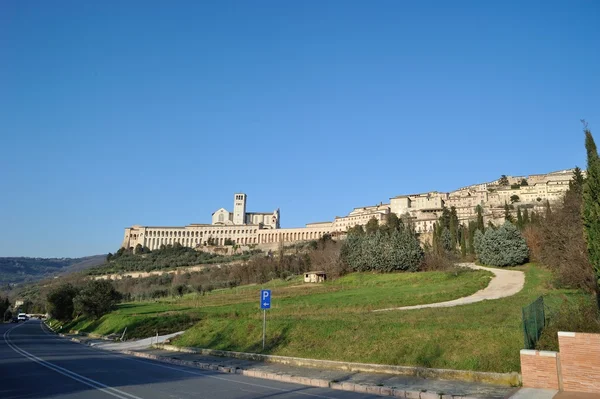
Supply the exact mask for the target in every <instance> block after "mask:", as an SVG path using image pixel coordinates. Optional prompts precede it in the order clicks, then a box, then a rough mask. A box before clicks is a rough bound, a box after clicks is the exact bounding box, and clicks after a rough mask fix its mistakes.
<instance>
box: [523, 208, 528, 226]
mask: <svg viewBox="0 0 600 399" xmlns="http://www.w3.org/2000/svg"><path fill="white" fill-rule="evenodd" d="M528 224H529V211H528V210H527V208H525V209H523V226H527V225H528Z"/></svg>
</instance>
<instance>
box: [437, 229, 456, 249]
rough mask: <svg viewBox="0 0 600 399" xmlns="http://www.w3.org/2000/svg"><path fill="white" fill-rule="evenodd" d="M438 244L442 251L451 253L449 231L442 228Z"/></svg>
mask: <svg viewBox="0 0 600 399" xmlns="http://www.w3.org/2000/svg"><path fill="white" fill-rule="evenodd" d="M440 243H441V245H442V249H443V250H444V251H446V252H451V251H453V250H454V243H453V242H452V235H451V234H450V230H448V229H447V228H446V227H444V229H443V230H442V235H441V236H440Z"/></svg>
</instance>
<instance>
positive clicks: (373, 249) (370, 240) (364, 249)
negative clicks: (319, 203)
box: [340, 229, 423, 272]
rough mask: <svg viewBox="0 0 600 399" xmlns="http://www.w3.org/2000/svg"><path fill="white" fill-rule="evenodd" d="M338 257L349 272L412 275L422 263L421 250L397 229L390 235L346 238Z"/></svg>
mask: <svg viewBox="0 0 600 399" xmlns="http://www.w3.org/2000/svg"><path fill="white" fill-rule="evenodd" d="M340 255H341V258H342V260H343V261H344V262H345V263H346V264H347V265H348V266H349V267H350V269H351V270H353V271H359V272H360V271H372V270H373V271H379V272H391V271H398V270H404V271H416V270H418V268H419V266H420V265H421V262H422V260H423V249H422V248H421V246H420V244H419V240H418V239H417V238H416V237H415V235H414V234H413V233H412V232H411V231H410V230H409V229H401V230H394V231H392V232H391V234H384V233H381V231H377V232H375V233H373V234H366V235H355V234H350V235H348V238H347V239H346V241H345V242H344V243H343V245H342V248H341V252H340Z"/></svg>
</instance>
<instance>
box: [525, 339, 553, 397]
mask: <svg viewBox="0 0 600 399" xmlns="http://www.w3.org/2000/svg"><path fill="white" fill-rule="evenodd" d="M558 358H559V356H558V353H557V352H549V351H534V350H528V349H523V350H521V375H522V377H523V386H524V387H526V388H543V389H559V382H558V367H559V366H558Z"/></svg>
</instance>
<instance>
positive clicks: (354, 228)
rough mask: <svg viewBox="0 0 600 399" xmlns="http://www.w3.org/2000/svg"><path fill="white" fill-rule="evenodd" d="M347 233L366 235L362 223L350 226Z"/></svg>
mask: <svg viewBox="0 0 600 399" xmlns="http://www.w3.org/2000/svg"><path fill="white" fill-rule="evenodd" d="M346 233H347V234H348V235H351V234H354V235H364V234H365V229H363V227H362V225H361V224H357V225H355V226H352V227H349V228H348V230H347V231H346Z"/></svg>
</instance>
